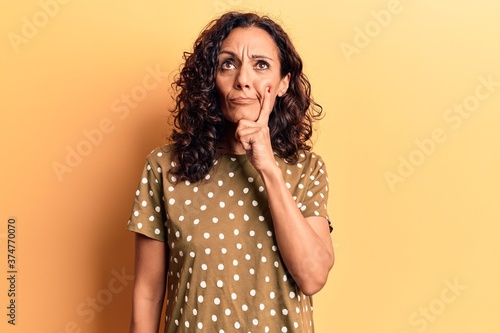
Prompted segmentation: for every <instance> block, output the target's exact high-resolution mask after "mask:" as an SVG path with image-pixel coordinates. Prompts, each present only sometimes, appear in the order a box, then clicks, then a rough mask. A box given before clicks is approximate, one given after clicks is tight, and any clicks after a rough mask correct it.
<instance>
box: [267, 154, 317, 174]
mask: <svg viewBox="0 0 500 333" xmlns="http://www.w3.org/2000/svg"><path fill="white" fill-rule="evenodd" d="M277 161H278V165H283V166H285V167H286V166H289V167H297V168H298V169H304V170H307V169H311V168H312V169H325V162H324V161H323V158H321V156H320V155H319V154H317V153H315V152H314V151H307V150H300V151H299V152H298V159H297V162H296V163H288V162H286V161H285V160H284V159H282V158H277ZM311 171H312V170H311Z"/></svg>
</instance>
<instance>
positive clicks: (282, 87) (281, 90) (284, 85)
mask: <svg viewBox="0 0 500 333" xmlns="http://www.w3.org/2000/svg"><path fill="white" fill-rule="evenodd" d="M289 84H290V73H288V74H286V75H285V76H283V78H282V79H281V80H280V83H279V85H278V96H279V97H281V96H283V95H284V94H285V93H286V91H287V90H288V86H289Z"/></svg>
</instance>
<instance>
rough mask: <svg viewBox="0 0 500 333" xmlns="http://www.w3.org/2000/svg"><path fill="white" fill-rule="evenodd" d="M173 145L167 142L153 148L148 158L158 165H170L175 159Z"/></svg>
mask: <svg viewBox="0 0 500 333" xmlns="http://www.w3.org/2000/svg"><path fill="white" fill-rule="evenodd" d="M173 151H174V149H173V146H172V145H171V144H165V145H163V146H160V147H157V148H155V149H153V150H152V151H151V152H150V153H149V154H148V155H147V160H148V161H149V162H150V163H154V164H158V165H166V164H168V165H170V164H171V163H172V161H173Z"/></svg>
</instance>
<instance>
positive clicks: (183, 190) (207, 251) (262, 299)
mask: <svg viewBox="0 0 500 333" xmlns="http://www.w3.org/2000/svg"><path fill="white" fill-rule="evenodd" d="M275 159H276V163H277V165H278V166H279V168H280V169H281V171H282V174H283V178H284V180H285V182H286V186H287V187H288V188H289V189H290V192H291V193H292V196H293V198H294V200H295V201H296V202H297V207H298V208H299V209H300V211H301V212H302V214H303V216H304V217H309V216H322V217H325V218H326V219H325V223H327V221H328V223H329V219H328V215H327V206H326V205H327V199H328V177H327V173H326V169H325V166H324V163H323V161H322V159H321V157H320V156H318V155H316V154H314V153H312V152H302V153H301V154H300V158H299V162H298V163H297V164H288V163H286V162H285V161H284V160H283V159H281V158H279V157H275ZM173 165H175V163H174V162H173V161H172V154H171V147H170V146H169V145H165V146H162V147H160V148H157V149H155V150H153V151H152V152H151V154H150V155H149V156H148V158H147V161H146V165H145V167H144V170H143V173H142V177H141V180H140V183H139V187H138V189H137V191H136V196H135V201H134V205H133V209H132V214H131V217H130V221H129V222H128V225H127V228H128V229H129V230H131V231H134V232H138V233H141V234H144V235H146V236H148V237H151V238H154V239H157V240H159V241H162V242H167V243H168V250H169V259H168V269H167V285H166V289H167V310H166V318H165V319H166V325H165V332H167V333H173V332H197V331H204V332H219V333H223V332H226V333H227V332H273V333H274V332H314V325H313V319H312V311H313V306H312V298H311V297H309V296H305V295H304V294H303V293H302V292H301V290H300V289H299V288H298V286H297V284H296V283H295V282H294V280H293V278H292V277H291V275H290V273H289V272H288V270H287V268H286V267H285V265H284V263H283V261H282V258H281V256H280V253H279V249H278V247H277V243H276V238H275V235H274V228H273V222H272V217H271V213H270V210H269V207H268V205H267V197H266V191H265V188H264V184H263V182H262V180H261V178H260V176H259V174H258V172H257V171H256V170H255V168H254V167H253V166H252V164H251V163H250V162H249V160H248V159H247V156H246V155H223V156H221V157H220V158H219V159H218V160H217V161H216V164H215V166H214V168H213V169H212V171H211V172H210V173H209V175H207V176H206V177H205V179H204V180H203V181H200V182H197V183H190V182H189V181H183V182H178V183H176V182H175V177H172V176H171V175H169V174H168V171H169V169H170V168H171V167H172V166H173Z"/></svg>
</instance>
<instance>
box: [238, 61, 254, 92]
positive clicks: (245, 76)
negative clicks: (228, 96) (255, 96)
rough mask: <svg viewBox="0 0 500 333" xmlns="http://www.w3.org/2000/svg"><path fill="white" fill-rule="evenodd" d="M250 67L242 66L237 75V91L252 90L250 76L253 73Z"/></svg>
mask: <svg viewBox="0 0 500 333" xmlns="http://www.w3.org/2000/svg"><path fill="white" fill-rule="evenodd" d="M247 67H248V66H241V67H240V68H239V70H238V73H237V74H236V77H235V80H234V84H235V87H236V88H237V89H245V88H250V76H251V73H250V71H249V69H248V68H247Z"/></svg>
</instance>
